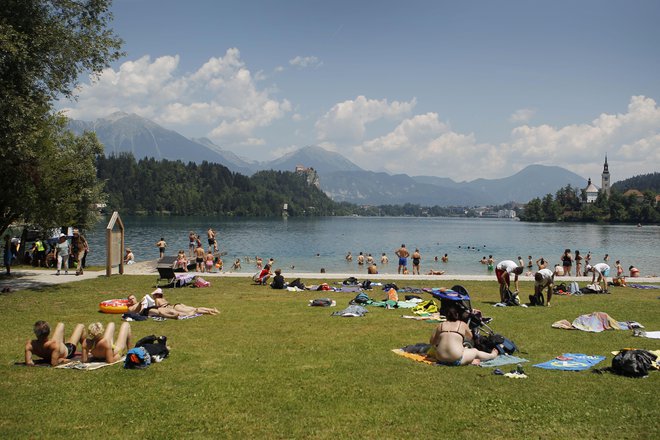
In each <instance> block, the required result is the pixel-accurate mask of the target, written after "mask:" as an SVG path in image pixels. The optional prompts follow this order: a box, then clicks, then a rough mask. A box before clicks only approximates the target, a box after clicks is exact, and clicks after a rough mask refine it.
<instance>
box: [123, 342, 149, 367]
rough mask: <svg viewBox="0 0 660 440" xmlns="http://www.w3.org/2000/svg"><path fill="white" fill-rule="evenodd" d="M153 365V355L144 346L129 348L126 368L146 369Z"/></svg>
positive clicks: (125, 363) (125, 361)
mask: <svg viewBox="0 0 660 440" xmlns="http://www.w3.org/2000/svg"><path fill="white" fill-rule="evenodd" d="M149 365H151V355H150V354H149V352H148V351H147V349H146V348H144V347H135V348H131V349H130V350H128V352H127V353H126V359H125V360H124V368H128V369H144V368H147V367H148V366H149Z"/></svg>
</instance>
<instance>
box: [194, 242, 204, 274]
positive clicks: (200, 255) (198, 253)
mask: <svg viewBox="0 0 660 440" xmlns="http://www.w3.org/2000/svg"><path fill="white" fill-rule="evenodd" d="M205 255H206V253H205V252H204V248H203V247H202V243H199V242H198V243H197V247H196V248H195V263H196V267H195V270H196V271H197V272H204V256H205Z"/></svg>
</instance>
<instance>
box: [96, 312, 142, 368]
mask: <svg viewBox="0 0 660 440" xmlns="http://www.w3.org/2000/svg"><path fill="white" fill-rule="evenodd" d="M87 333H88V339H87V350H88V351H89V357H90V358H94V359H92V360H101V361H105V362H107V363H112V362H117V361H118V360H119V359H121V358H122V356H123V355H124V352H125V351H126V350H127V349H128V347H129V346H130V345H131V336H132V335H131V326H130V324H129V323H128V322H123V323H122V324H121V327H119V335H117V340H116V341H115V340H114V335H115V323H114V322H110V323H108V327H107V328H106V329H105V330H104V329H103V324H101V323H100V322H95V323H93V324H90V325H89V327H88V328H87Z"/></svg>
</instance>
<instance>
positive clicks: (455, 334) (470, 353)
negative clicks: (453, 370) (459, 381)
mask: <svg viewBox="0 0 660 440" xmlns="http://www.w3.org/2000/svg"><path fill="white" fill-rule="evenodd" d="M459 315H460V311H459V309H458V307H457V306H456V305H453V304H452V305H450V306H449V307H448V308H447V321H445V322H443V323H442V324H440V325H438V326H437V327H436V328H435V330H434V331H433V335H432V336H431V345H432V346H433V349H434V351H435V358H436V359H437V360H438V362H439V363H441V364H443V365H450V366H459V365H470V364H472V363H474V361H475V360H477V359H479V360H482V361H487V360H490V359H495V358H496V357H497V354H498V352H497V349H496V348H494V349H493V351H491V352H490V353H486V352H485V351H479V350H477V349H476V348H467V347H464V346H463V342H465V340H466V339H469V340H471V339H472V338H473V336H472V332H471V331H470V328H469V327H468V326H467V324H466V323H465V322H463V321H461V320H460V319H459Z"/></svg>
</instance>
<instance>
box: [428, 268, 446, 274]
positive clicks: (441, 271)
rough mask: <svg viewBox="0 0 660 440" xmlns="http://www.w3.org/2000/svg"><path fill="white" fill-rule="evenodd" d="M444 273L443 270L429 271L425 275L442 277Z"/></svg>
mask: <svg viewBox="0 0 660 440" xmlns="http://www.w3.org/2000/svg"><path fill="white" fill-rule="evenodd" d="M444 273H445V271H444V270H433V269H431V270H429V272H428V273H427V275H442V274H444Z"/></svg>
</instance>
